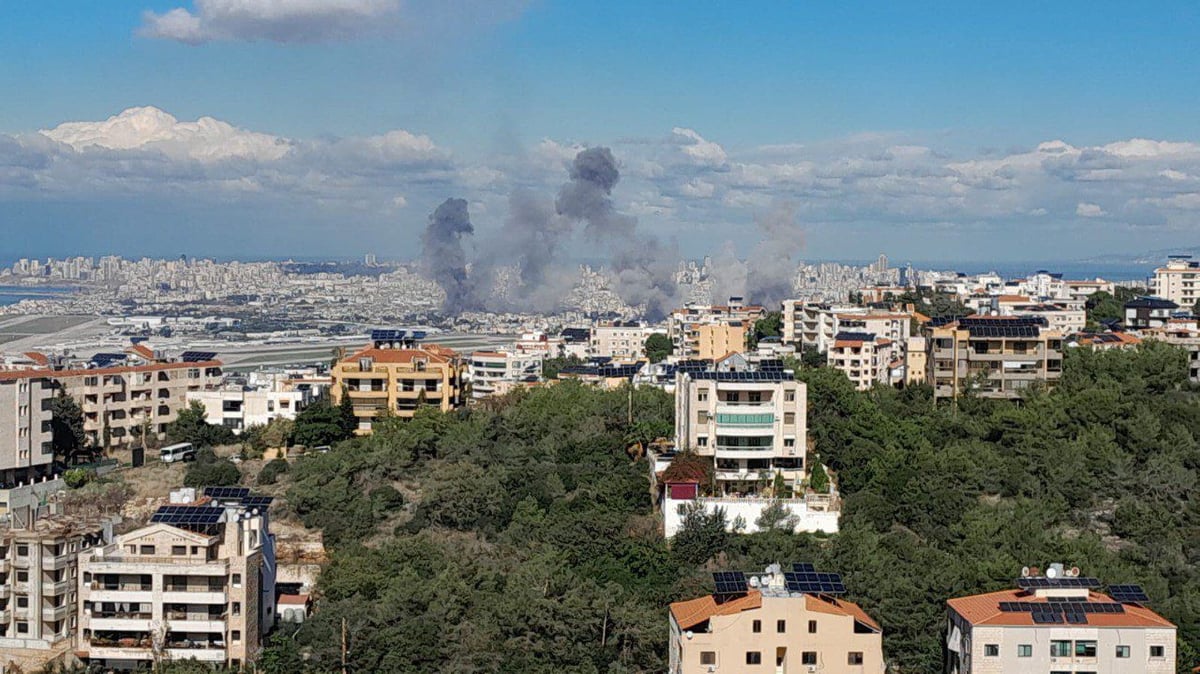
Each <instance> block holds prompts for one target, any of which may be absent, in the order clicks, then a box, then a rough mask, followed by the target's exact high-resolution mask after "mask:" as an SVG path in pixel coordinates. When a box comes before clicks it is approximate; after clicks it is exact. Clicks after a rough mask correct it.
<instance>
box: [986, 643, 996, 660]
mask: <svg viewBox="0 0 1200 674" xmlns="http://www.w3.org/2000/svg"><path fill="white" fill-rule="evenodd" d="M983 654H984V655H985V656H987V657H989V658H994V657H998V656H999V655H1000V644H984V646H983Z"/></svg>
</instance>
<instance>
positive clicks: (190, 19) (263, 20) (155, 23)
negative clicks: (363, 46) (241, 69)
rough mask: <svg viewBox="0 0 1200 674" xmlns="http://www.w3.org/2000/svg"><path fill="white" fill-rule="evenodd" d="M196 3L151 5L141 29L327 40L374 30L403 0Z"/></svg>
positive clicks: (148, 33) (203, 37) (157, 33)
mask: <svg viewBox="0 0 1200 674" xmlns="http://www.w3.org/2000/svg"><path fill="white" fill-rule="evenodd" d="M194 6H195V9H194V10H188V9H186V8H183V7H179V8H176V9H172V10H169V11H167V12H164V13H163V14H156V13H154V12H150V11H147V12H146V13H145V14H144V15H143V17H142V20H143V21H142V27H141V29H140V30H139V33H140V34H141V35H143V36H145V37H151V38H158V39H164V40H175V41H178V42H185V43H187V44H203V43H205V42H213V41H218V40H222V41H223V40H238V41H259V40H266V41H270V42H323V41H329V40H344V39H349V38H353V37H358V36H361V35H365V34H371V33H375V32H377V31H379V30H380V29H381V28H383V27H384V26H386V25H388V24H389V23H391V22H392V21H395V20H396V19H397V18H398V13H399V10H400V2H399V0H195V3H194Z"/></svg>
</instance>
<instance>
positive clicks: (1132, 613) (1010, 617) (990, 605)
mask: <svg viewBox="0 0 1200 674" xmlns="http://www.w3.org/2000/svg"><path fill="white" fill-rule="evenodd" d="M1087 600H1088V601H1091V602H1099V603H1105V604H1115V603H1117V602H1115V601H1113V600H1112V598H1111V597H1109V596H1108V595H1105V594H1101V593H1099V592H1089V593H1088V599H1087ZM1002 601H1017V602H1027V603H1046V600H1045V599H1044V598H1038V597H1035V596H1033V595H1031V594H1028V593H1027V592H1025V591H1024V590H1017V589H1013V590H1001V591H999V592H988V593H986V594H976V595H972V596H970V597H958V598H955V599H951V600H949V601H947V602H946V604H947V605H949V606H950V608H951V609H952V610H954V611H955V612H956V613H958V614H959V615H960V616H962V617H963V618H964V619H965V620H967V621H968V622H970V623H971V624H972V625H1004V626H1032V625H1034V622H1033V614H1032V613H1030V612H1028V611H1022V612H1020V613H1006V612H1004V611H1001V610H1000V602H1002ZM1088 625H1089V626H1091V627H1175V625H1174V624H1173V623H1171V621H1169V620H1167V619H1166V618H1164V617H1162V616H1160V615H1158V614H1157V613H1155V612H1154V611H1151V610H1150V609H1148V608H1145V607H1142V606H1134V605H1132V604H1125V612H1124V613H1089V614H1088Z"/></svg>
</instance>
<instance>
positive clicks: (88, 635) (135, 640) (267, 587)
mask: <svg viewBox="0 0 1200 674" xmlns="http://www.w3.org/2000/svg"><path fill="white" fill-rule="evenodd" d="M270 502H271V499H270V497H263V496H255V495H253V494H250V490H249V489H246V488H244V487H209V488H207V489H205V493H204V495H203V496H200V497H197V495H196V493H195V491H194V490H190V489H183V490H180V491H178V492H175V493H173V494H172V495H171V505H167V506H163V507H161V508H159V509H158V511H157V512H155V513H154V515H153V516H152V517H151V518H150V524H149V525H147V526H145V527H142V528H139V529H136V530H134V531H131V532H129V533H126V534H122V535H119V536H117V537H116V538H115V539H114V540H113V542H112V543H111V544H109V545H106V546H104V547H102V548H94V549H92V550H91V551H90V553H89V554H86V555H83V556H82V557H81V559H80V563H79V572H80V584H79V616H80V618H79V634H78V637H77V639H76V650H75V653H76V655H77V656H78V657H79V658H80V659H81V660H84V661H85V662H88V663H89V664H93V663H94V664H97V665H99V666H101V667H105V668H111V669H115V670H133V669H138V668H146V667H148V666H149V665H150V664H152V663H154V662H157V661H159V660H161V659H164V658H169V659H172V660H186V659H193V658H194V659H196V660H198V661H200V662H202V663H210V664H214V665H223V666H228V667H234V668H237V667H241V666H244V665H245V664H247V663H250V662H253V661H254V660H255V659H256V658H257V657H258V653H259V651H260V649H261V648H262V643H263V637H264V635H266V633H267V631H268V630H269V629H270V628H271V626H272V625H273V623H274V619H275V571H276V568H275V541H274V536H273V535H272V534H271V532H270V521H269V517H268V514H267V513H268V510H269V506H270Z"/></svg>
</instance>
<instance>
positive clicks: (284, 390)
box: [187, 378, 320, 434]
mask: <svg viewBox="0 0 1200 674" xmlns="http://www.w3.org/2000/svg"><path fill="white" fill-rule="evenodd" d="M319 390H320V389H319V388H314V387H312V386H297V385H295V384H294V383H293V382H292V381H291V380H290V379H285V378H275V379H270V380H268V381H266V382H263V383H260V384H259V385H257V386H256V385H253V384H248V383H242V382H241V381H227V382H226V383H225V384H224V385H223V386H222V387H221V388H219V389H216V390H208V391H204V390H202V391H189V392H188V394H187V399H188V402H189V403H191V402H198V403H200V404H201V405H203V406H204V416H205V420H206V421H207V422H208V423H210V424H216V425H219V426H225V427H226V428H229V429H232V430H233V432H234V433H239V434H240V433H241V432H242V431H243V430H245V429H247V428H250V427H251V426H265V425H266V424H268V423H270V422H271V421H272V420H273V419H295V418H296V415H297V414H299V413H300V412H301V411H302V410H303V409H304V408H305V407H308V406H309V405H310V404H311V403H312V402H313V400H314V399H315V394H316V392H317V391H319Z"/></svg>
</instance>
